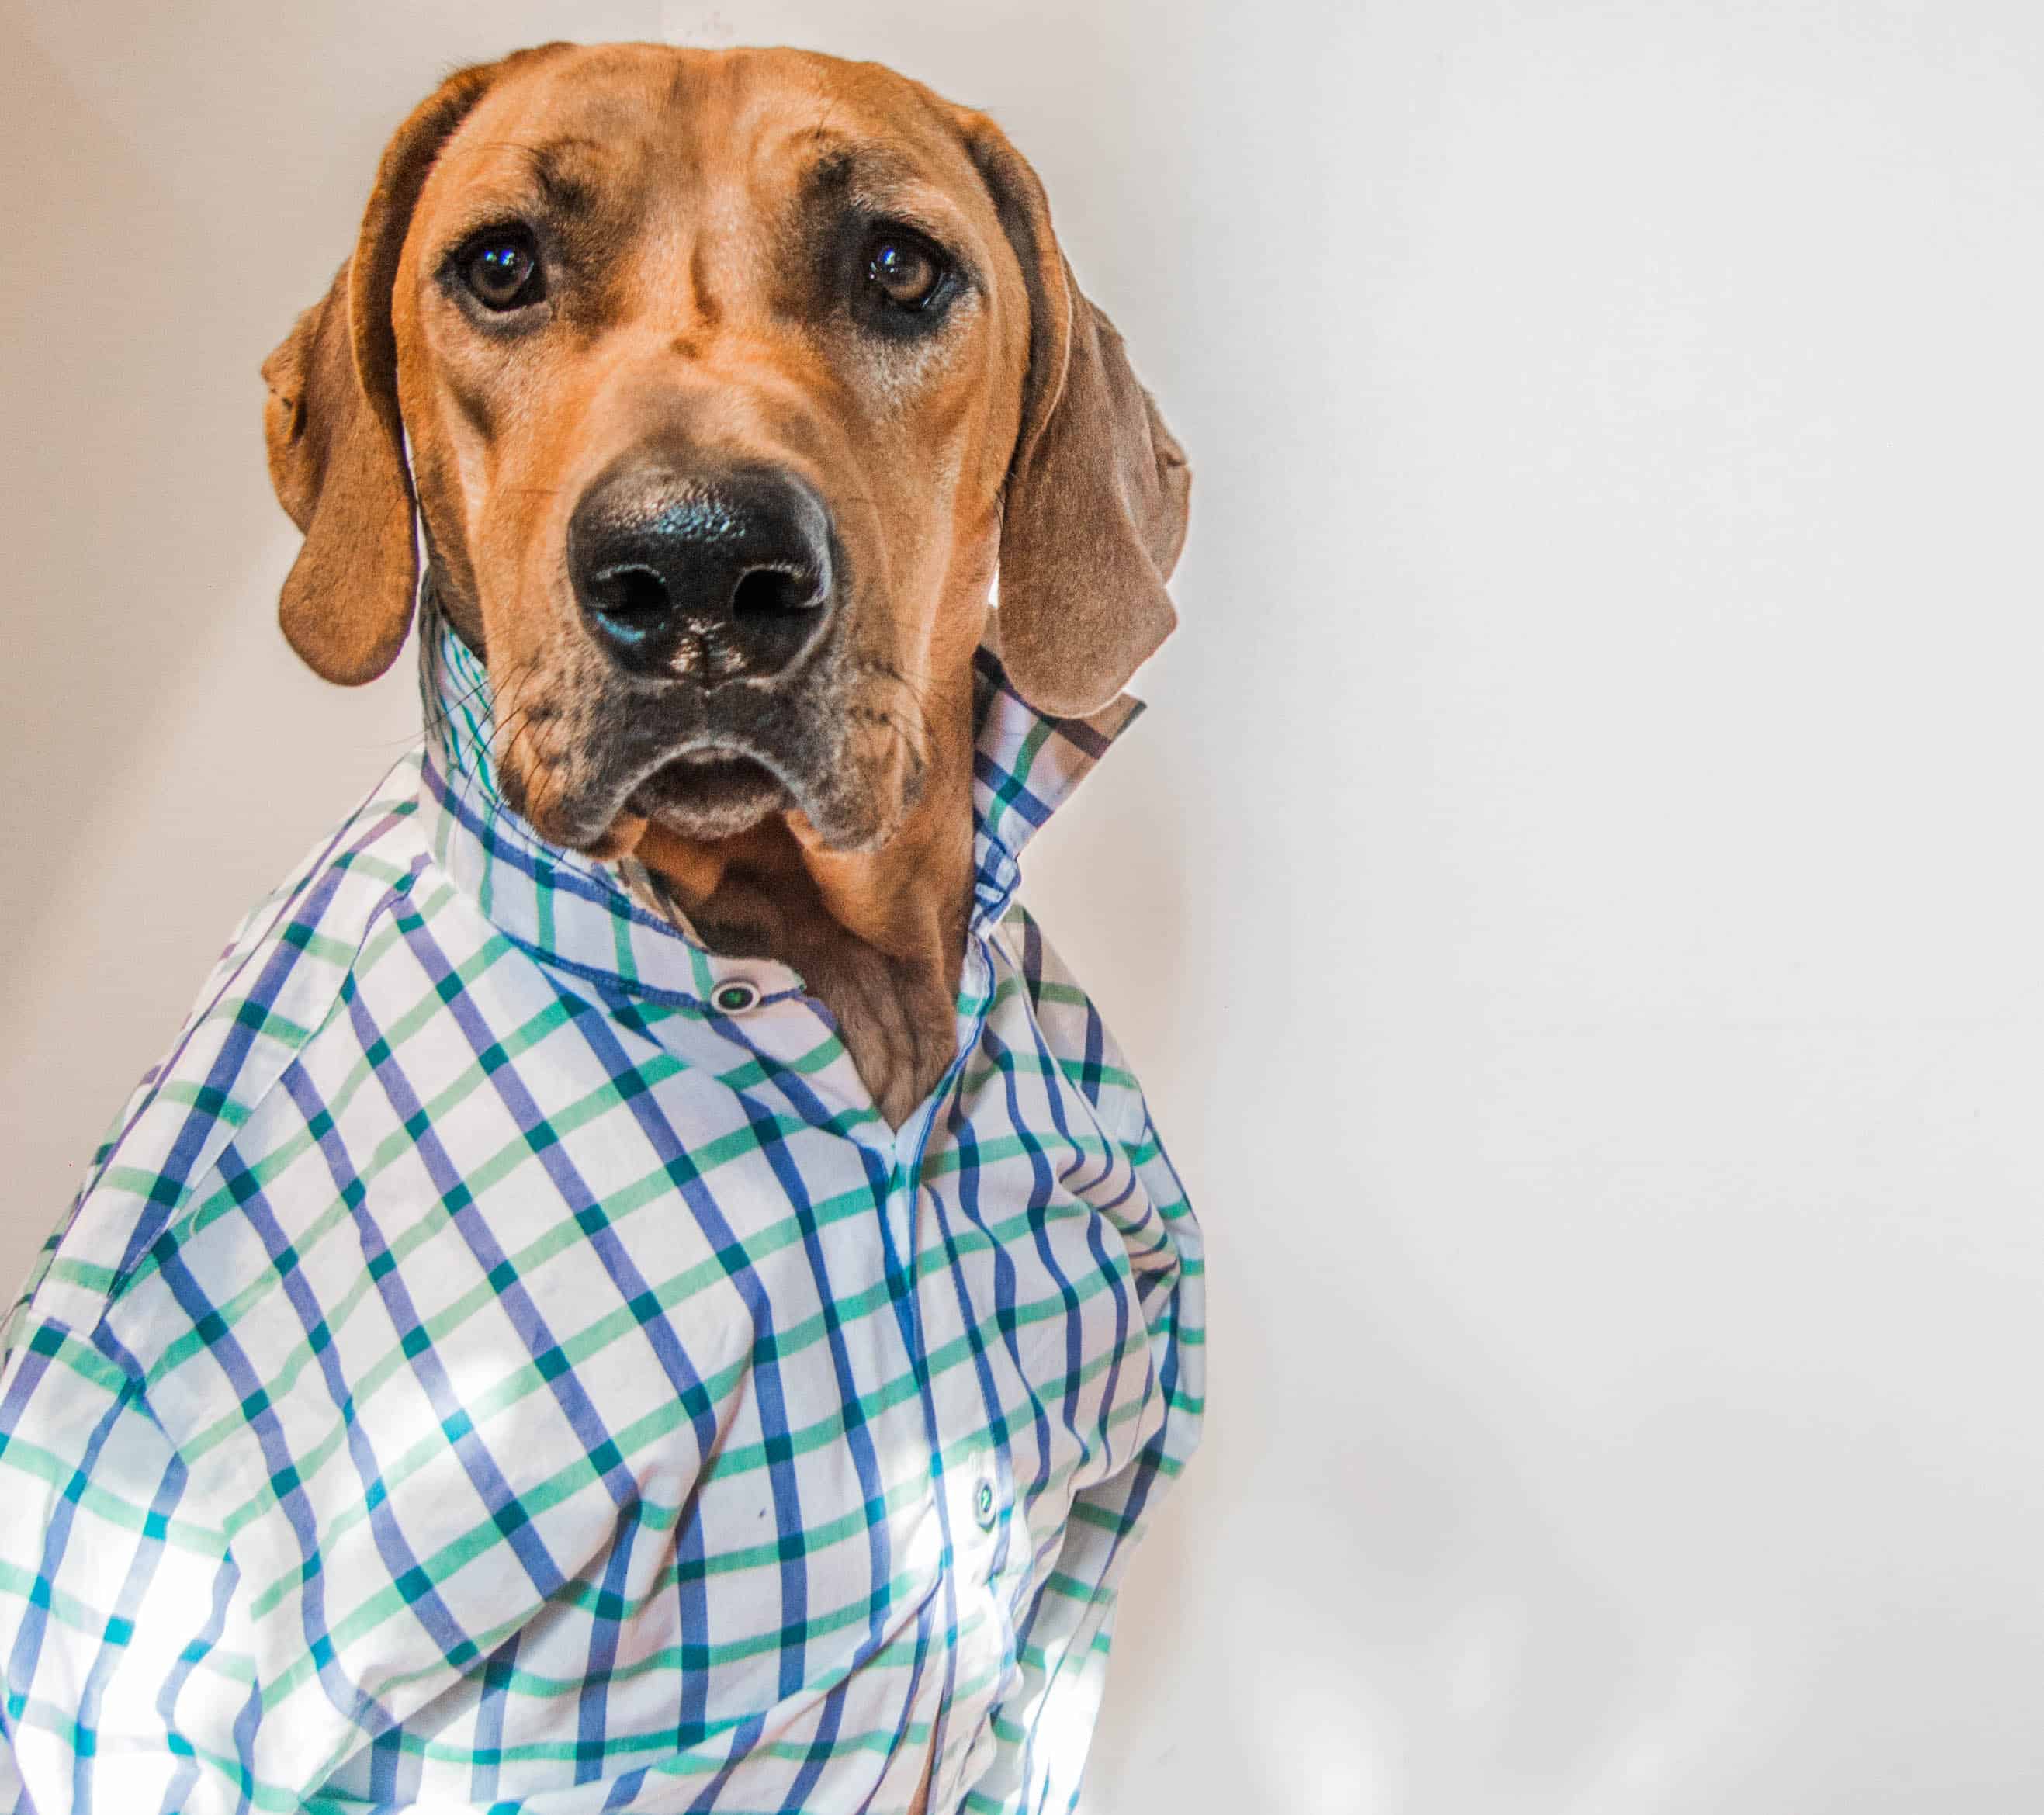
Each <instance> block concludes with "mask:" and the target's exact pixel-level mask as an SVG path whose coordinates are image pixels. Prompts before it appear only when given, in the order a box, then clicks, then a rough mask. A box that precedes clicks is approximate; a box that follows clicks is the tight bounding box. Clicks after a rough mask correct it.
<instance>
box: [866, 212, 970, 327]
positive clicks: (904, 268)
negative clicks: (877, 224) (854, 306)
mask: <svg viewBox="0 0 2044 1815" xmlns="http://www.w3.org/2000/svg"><path fill="white" fill-rule="evenodd" d="M950 275H951V267H950V266H949V265H948V264H947V263H945V261H944V258H943V254H942V253H940V252H938V250H937V249H936V247H935V246H933V245H932V244H930V243H929V241H928V240H925V239H924V237H923V236H921V235H920V233H908V232H905V231H904V230H902V229H886V230H883V231H882V232H880V233H875V234H874V236H873V237H872V238H871V239H870V240H868V241H867V242H866V282H867V283H869V284H870V285H871V286H872V287H873V290H874V293H875V294H877V295H878V297H879V298H880V299H881V301H882V302H884V303H886V305H887V306H889V308H893V309H901V310H906V311H907V312H908V313H910V314H912V315H913V314H919V313H921V312H922V311H923V310H926V309H928V307H929V306H930V305H931V303H932V302H935V301H936V298H937V297H938V294H939V292H941V291H942V290H943V287H944V280H945V279H947V278H948V277H949V276H950Z"/></svg>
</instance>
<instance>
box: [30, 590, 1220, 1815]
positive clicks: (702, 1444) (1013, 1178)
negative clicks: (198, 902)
mask: <svg viewBox="0 0 2044 1815" xmlns="http://www.w3.org/2000/svg"><path fill="white" fill-rule="evenodd" d="M421 644H422V649H423V652H424V659H423V663H422V671H423V673H424V675H425V694H426V702H427V707H428V713H427V722H428V734H427V736H425V739H424V740H422V742H421V745H420V747H419V748H417V750H415V751H414V752H413V753H411V754H410V755H409V756H407V757H406V758H405V759H403V760H402V761H401V762H400V763H399V764H398V767H397V768H396V769H395V770H394V771H393V772H392V774H391V775H390V776H389V777H388V778H387V779H386V781H385V783H383V784H382V786H380V787H379V788H378V790H376V792H375V794H374V795H373V796H372V797H371V798H370V799H369V800H368V801H367V802H365V803H364V804H363V806H362V807H361V808H360V809H359V810H358V811H357V812H355V813H354V814H353V815H352V817H350V818H349V819H348V821H346V822H345V823H344V825H342V826H341V827H340V829H339V830H338V831H337V832H336V833H335V834H334V835H333V836H332V837H331V838H330V839H328V840H325V842H324V843H322V844H321V846H320V847H319V848H318V849H317V851H316V852H314V853H313V856H311V857H310V859H309V860H308V861H307V862H306V863H305V864H304V865H303V866H302V867H301V868H300V870H299V871H298V873H297V874H296V875H294V876H293V877H292V878H291V879H290V880H289V881H288V882H287V883H286V884H285V885H284V886H283V887H282V888H281V889H280V890H278V891H277V892H276V893H275V894H274V895H272V896H271V898H269V900H267V902H264V903H263V905H262V906H259V908H258V909H256V910H255V913H252V915H251V916H250V917H249V918H248V921H246V922H245V923H244V925H243V926H242V927H241V929H240V931H239V932H238V933H237V934H236V937H235V939H234V940H233V943H232V944H231V945H230V946H229V948H228V950H227V952H225V955H224V956H222V958H221V961H220V963H219V964H218V966H217V968H216V969H215V971H213V975H212V976H211V978H210V979H209V980H208V982H207V983H206V986H205V989H204V990H203V991H202V994H201V996H200V998H199V1001H198V1006H197V1007H196V1008H195V1009H194V1012H193V1013H192V1015H191V1016H190V1019H189V1020H188V1021H186V1025H185V1026H184V1028H183V1030H182V1031H181V1032H180V1033H179V1036H178V1037H177V1040H176V1041H175V1044H174V1045H173V1046H172V1048H171V1051H170V1052H169V1054H168V1056H167V1057H166V1058H165V1059H163V1062H162V1063H161V1064H160V1065H159V1067H157V1068H156V1070H155V1071H152V1073H151V1074H150V1075H148V1077H147V1078H146V1079H144V1081H143V1082H142V1084H141V1086H140V1088H139V1089H138V1090H136V1094H134V1096H133V1098H132V1100H131V1101H130V1102H129V1104H128V1105H127V1106H126V1107H125V1109H124V1110H123V1111H122V1113H121V1115H120V1116H119V1117H118V1118H117V1121H116V1122H115V1125H114V1127H113V1131H112V1132H111V1133H110V1135H109V1138H108V1140H106V1144H105V1145H104V1146H103V1147H102V1148H101V1150H100V1152H98V1155H97V1156H95V1158H94V1162H93V1163H92V1166H91V1167H90V1171H89V1174H88V1176H87V1179H86V1183H85V1186H84V1188H83V1191H82V1192H81V1193H80V1194H79V1198H78V1201H77V1202H76V1204H75V1206H74V1207H73V1209H72V1210H71V1214H70V1216H69V1217H68V1219H67V1221H65V1223H64V1224H63V1226H62V1227H61V1228H60V1229H59V1231H58V1232H57V1233H56V1235H55V1236H53V1237H52V1240H51V1241H50V1243H49V1244H48V1246H47V1247H46V1248H45V1249H44V1252H43V1254H42V1256H41V1257H40V1259H39V1261H38V1263H37V1267H36V1269H35V1271H34V1272H33V1275H32V1277H31V1279H30V1281H29V1286H28V1289H27V1290H26V1292H25V1294H24V1296H23V1297H22V1298H21V1301H20V1302H18V1303H17V1304H16V1305H15V1306H14V1309H13V1312H12V1313H11V1314H10V1317H9V1320H8V1321H7V1324H6V1329H5V1332H4V1339H0V1344H3V1345H4V1351H5V1355H6V1359H5V1364H4V1371H0V1656H4V1659H5V1669H6V1678H5V1697H4V1701H3V1702H0V1731H3V1732H4V1742H5V1743H4V1746H0V1808H10V1807H11V1808H14V1809H35V1810H37V1811H40V1815H56V1812H59V1811H63V1810H70V1809H77V1810H87V1809H90V1810H103V1811H109V1812H114V1815H144V1812H147V1811H151V1810H158V1811H179V1812H188V1815H199V1812H202V1811H215V1810H220V1811H229V1810H232V1811H252V1810H293V1811H295V1810H301V1809H303V1810H309V1811H313V1812H315V1815H341V1812H343V1811H358V1810H369V1809H377V1810H384V1809H432V1810H451V1809H492V1810H513V1809H517V1810H527V1811H532V1812H535V1815H585V1812H586V1815H595V1812H597V1811H599V1810H602V1811H621V1810H638V1811H653V1810H717V1811H723V1812H726V1815H731V1812H736V1811H746V1812H763V1811H768V1810H789V1809H799V1810H805V1811H845V1812H847V1815H849V1812H851V1811H854V1810H859V1811H869V1812H873V1815H885V1812H887V1811H899V1810H903V1809H907V1808H908V1807H909V1806H910V1805H911V1803H912V1802H913V1798H914V1797H915V1794H916V1789H917V1786H918V1785H919V1784H920V1783H921V1782H923V1781H924V1771H925V1769H926V1767H928V1771H929V1785H930V1789H929V1802H928V1806H929V1808H930V1809H932V1811H949V1810H951V1809H970V1810H974V1811H1018V1810H1024V1809H1027V1810H1032V1811H1034V1810H1041V1809H1070V1808H1071V1807H1072V1806H1074V1804H1075V1802H1076V1800H1077V1796H1078V1781H1079V1775H1080V1770H1081V1767H1082V1763H1083V1759H1084V1756H1085V1750H1086V1747H1087V1743H1088V1740H1089V1736H1090V1734H1091V1731H1092V1728H1093V1721H1094V1716H1095V1713H1096V1710H1097V1705H1098V1702H1099V1698H1100V1694H1101V1678H1102V1672H1103V1671H1104V1669H1105V1663H1106V1659H1107V1653H1108V1641H1109V1637H1110V1634H1111V1632H1112V1625H1113V1618H1114V1605H1115V1596H1116V1585H1117V1583H1118V1582H1119V1581H1120V1578H1121V1575H1122V1573H1123V1571H1124V1568H1125V1567H1126V1565H1127V1563H1128V1557H1129V1554H1130V1551H1131V1547H1132V1545H1133V1543H1134V1541H1135V1539H1136V1538H1137V1536H1139V1533H1140V1532H1142V1531H1143V1529H1144V1527H1145V1525H1147V1522H1148V1520H1149V1518H1150V1517H1151V1513H1152V1511H1153V1510H1154V1509H1155V1505H1156V1502H1157V1500H1158V1495H1159V1493H1160V1491H1161V1490H1162V1489H1163V1488H1164V1487H1165V1486H1166V1484H1168V1482H1170V1480H1171V1479H1173V1478H1174V1476H1175V1475H1177V1474H1178V1471H1180V1469H1181V1467H1182V1466H1183V1465H1184V1463H1185V1460H1186V1458H1187V1457H1188V1455H1189V1453H1190V1452H1191V1450H1192V1448H1193V1444H1194V1442H1195V1440H1196V1439H1197V1432H1198V1429H1199V1422H1200V1417H1201V1406H1202V1398H1201V1394H1202V1386H1201V1378H1202V1369H1201V1360H1202V1355H1203V1350H1202V1347H1201V1342H1202V1324H1201V1304H1202V1289H1201V1288H1202V1279H1201V1248H1200V1241H1199V1236H1198V1231H1197V1225H1195V1223H1194V1221H1193V1217H1192V1215H1191V1213H1189V1210H1188V1209H1187V1207H1186V1204H1185V1196H1184V1193H1183V1191H1182V1190H1181V1187H1180V1184H1179V1181H1178V1178H1177V1176H1176V1175H1174V1171H1173V1170H1172V1167H1171V1165H1170V1161H1169V1159H1167V1158H1166V1156H1165V1153H1164V1151H1163V1149H1162V1147H1161V1146H1160V1145H1159V1144H1158V1139H1157V1135H1156V1132H1155V1129H1153V1128H1152V1126H1151V1120H1150V1116H1149V1113H1148V1111H1147V1108H1146V1106H1145V1103H1144V1099H1143V1094H1142V1092H1141V1091H1140V1090H1139V1087H1138V1086H1137V1085H1136V1082H1135V1079H1133V1078H1132V1077H1131V1075H1129V1072H1128V1068H1127V1066H1126V1063H1125V1062H1124V1059H1123V1057H1122V1055H1121V1053H1120V1051H1119V1050H1118V1049H1117V1048H1116V1046H1115V1044H1114V1043H1113V1041H1112V1040H1111V1039H1110V1038H1109V1036H1108V1033H1107V1031H1106V1029H1105V1028H1104V1027H1103V1026H1102V1025H1101V1018H1100V1017H1099V1015H1098V1014H1097V1013H1096V1012H1095V1010H1094V1009H1093V1005H1092V1003H1091V1002H1089V1000H1088V999H1087V998H1086V996H1085V994H1084V993H1083V992H1082V990H1080V989H1079V988H1078V986H1077V984H1076V983H1074V981H1073V980H1072V979H1071V978H1070V975H1067V974H1066V971H1065V970H1064V969H1063V967H1062V965H1061V964H1060V963H1059V962H1058V959H1057V958H1056V956H1055V954H1054V953H1053V952H1052V951H1051V948H1050V947H1049V945H1048V944H1047V942H1046V941H1045V940H1044V938H1043V933H1042V932H1041V930H1040V929H1039V927H1038V926H1037V925H1036V924H1035V921H1033V920H1032V919H1031V918H1030V917H1029V916H1028V913H1026V912H1025V911H1024V909H1022V908H1021V907H1020V906H1019V905H1017V904H1016V902H1015V900H1014V894H1015V890H1016V883H1017V881H1018V879H1019V869H1018V862H1017V860H1018V859H1019V856H1020V852H1021V851H1022V848H1023V847H1024V844H1026V843H1027V841H1028V838H1029V837H1030V836H1031V835H1032V833H1034V832H1035V829H1037V828H1038V827H1039V825H1042V824H1043V822H1044V821H1045V820H1046V819H1047V817H1048V816H1049V815H1050V813H1051V812H1052V810H1053V809H1055V807H1056V806H1058V803H1059V802H1060V801H1061V800H1062V799H1063V798H1065V797H1066V795H1067V794H1069V793H1070V790H1071V789H1072V787H1073V786H1074V785H1075V784H1076V783H1078V781H1079V780H1080V779H1081V778H1082V776H1083V775H1085V772H1086V771H1087V770H1088V769H1089V768H1090V767H1091V766H1092V765H1093V763H1094V761H1095V760H1097V758H1098V757H1099V756H1100V755H1101V753H1102V752H1103V751H1104V750H1105V748H1106V747H1107V745H1108V743H1109V742H1110V741H1111V740H1112V739H1113V738H1114V737H1115V736H1116V735H1118V733H1120V731H1121V730H1122V729H1124V727H1125V726H1126V725H1127V724H1128V721H1129V720H1130V719H1131V717H1133V716H1134V715H1135V712H1136V710H1137V707H1136V705H1135V702H1133V701H1132V700H1129V699H1127V698H1123V699H1121V700H1120V701H1117V702H1115V703H1114V704H1113V705H1112V706H1109V707H1108V708H1107V709H1105V711H1103V712H1102V713H1099V714H1097V715H1096V716H1094V717H1091V718H1089V719H1086V720H1083V721H1078V720H1053V719H1049V718H1046V717H1041V716H1039V714H1037V713H1034V712H1033V711H1032V710H1031V709H1030V708H1029V707H1028V706H1027V705H1026V704H1025V703H1024V702H1023V701H1022V700H1021V699H1020V697H1019V696H1018V695H1017V694H1016V693H1015V691H1014V690H1013V689H1012V687H1010V686H1009V685H1008V683H1007V682H1006V680H1005V676H1004V675H1003V674H1002V671H1001V667H1000V665H999V663H998V661H997V659H995V658H994V657H993V656H992V655H991V654H989V653H988V652H984V651H983V652H982V655H981V659H980V667H979V676H978V679H979V698H978V706H979V720H978V743H977V748H976V775H975V786H974V808H975V822H976V823H975V851H976V858H977V879H976V883H975V896H974V913H973V917H972V925H971V931H970V937H969V940H968V947H967V952H966V964H965V971H964V977H963V981H962V986H961V988H960V990H959V998H958V1005H957V1013H958V1047H957V1056H956V1057H955V1059H954V1061H953V1063H952V1064H951V1068H950V1070H949V1071H948V1072H947V1074H946V1075H945V1076H944V1078H943V1081H942V1082H941V1083H940V1084H939V1086H938V1087H937V1089H936V1090H935V1092H934V1093H933V1094H932V1097H931V1098H929V1099H928V1101H927V1102H925V1103H924V1105H923V1106H921V1108H920V1109H919V1110H918V1111H917V1113H916V1114H914V1115H913V1117H911V1118H910V1119H909V1121H908V1122H907V1123H906V1124H905V1125H903V1126H902V1127H901V1129H898V1130H897V1129H893V1128H890V1127H889V1125H887V1123H886V1121H884V1120H883V1119H882V1117H880V1115H879V1114H878V1113H877V1111H876V1110H875V1109H874V1106H873V1103H872V1102H871V1099H870V1097H869V1096H868V1094H867V1093H866V1090H865V1088H864V1086H863V1085H862V1083H861V1082H860V1081H859V1077H858V1075H857V1073H856V1071H855V1070H854V1068H853V1067H852V1065H851V1060H850V1059H849V1057H848V1056H847V1053H846V1052H845V1049H844V1048H843V1046H842V1044H840V1042H839V1040H837V1038H836V1034H835V1032H834V1031H833V1028H832V1022H831V1021H830V1019H829V1017H828V1014H827V1013H826V1012H825V1011H824V1009H822V1008H821V1006H820V1005H819V1004H818V1003H817V1002H816V1001H815V1000H814V999H813V998H810V997H809V996H807V995H805V994H804V992H803V990H802V987H801V980H800V979H799V978H798V977H797V976H796V975H794V974H793V972H791V971H788V970H787V969H786V968H785V967H781V966H778V965H776V964H774V963H770V962H766V961H758V960H747V961H744V962H743V963H740V962H737V961H735V960H732V959H726V958H722V957H720V956H717V955H715V954H714V953H713V952H709V950H707V949H706V948H705V947H704V945H703V944H701V941H700V940H697V938H696V937H695V936H694V934H693V933H692V932H691V931H690V929H689V928H688V927H687V926H686V925H685V924H679V923H678V921H676V920H675V919H674V918H673V917H669V916H667V915H665V914H663V913H660V912H658V911H656V905H657V904H656V902H655V898H654V897H653V896H652V895H651V894H650V893H649V892H648V891H647V888H646V886H645V884H646V883H647V879H646V878H645V877H644V875H643V874H639V873H636V872H635V871H634V869H633V867H632V865H630V864H629V863H626V864H624V865H605V864H600V863H594V862H592V861H590V860H588V859H584V858H582V857H581V856H578V855H576V854H574V853H572V852H567V851H565V850H562V849H559V848H550V847H548V845H546V844H544V843H542V842H541V841H540V840H539V839H538V838H537V837H536V835H535V834H534V833H533V832H532V829H531V828H530V827H529V826H528V825H525V824H524V822H523V821H521V820H520V819H519V818H518V817H517V816H516V815H514V814H513V813H511V812H510V811H509V809H508V808H507V807H506V806H505V802H504V801H503V799H502V798H501V795H500V794H499V793H498V788H497V784H496V778H495V775H494V769H493V767H492V764H491V761H490V740H491V736H492V726H491V722H490V713H489V696H488V688H487V683H486V675H485V674H484V671H483V670H482V666H481V664H480V663H478V661H477V660H476V659H475V658H474V656H472V655H471V653H470V652H469V651H468V650H467V648H465V647H464V646H463V644H461V643H460V642H459V640H458V639H456V638H455V637H454V636H452V635H451V633H449V632H448V630H446V629H445V628H444V626H436V625H428V627H427V629H425V632H424V633H422V636H421Z"/></svg>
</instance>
